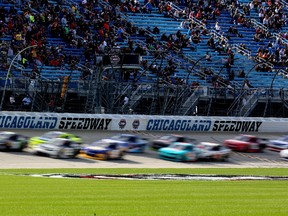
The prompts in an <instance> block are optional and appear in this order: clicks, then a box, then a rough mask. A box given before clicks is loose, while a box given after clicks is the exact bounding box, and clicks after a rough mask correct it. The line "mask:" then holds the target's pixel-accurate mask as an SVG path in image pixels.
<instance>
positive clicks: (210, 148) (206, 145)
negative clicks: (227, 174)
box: [197, 142, 232, 161]
mask: <svg viewBox="0 0 288 216" xmlns="http://www.w3.org/2000/svg"><path fill="white" fill-rule="evenodd" d="M197 147H198V148H200V149H202V152H201V154H200V157H199V158H202V159H206V160H218V161H226V160H228V158H229V157H230V154H231V152H232V151H231V149H229V148H227V147H225V146H223V145H221V144H218V143H210V142H200V143H199V144H198V145H197Z"/></svg>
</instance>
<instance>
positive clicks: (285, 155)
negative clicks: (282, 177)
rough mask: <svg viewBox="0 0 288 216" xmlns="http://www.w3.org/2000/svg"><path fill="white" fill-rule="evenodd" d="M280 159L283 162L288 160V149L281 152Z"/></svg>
mask: <svg viewBox="0 0 288 216" xmlns="http://www.w3.org/2000/svg"><path fill="white" fill-rule="evenodd" d="M280 157H281V159H283V160H288V149H285V150H281V151H280Z"/></svg>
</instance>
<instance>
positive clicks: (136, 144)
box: [111, 134, 148, 152]
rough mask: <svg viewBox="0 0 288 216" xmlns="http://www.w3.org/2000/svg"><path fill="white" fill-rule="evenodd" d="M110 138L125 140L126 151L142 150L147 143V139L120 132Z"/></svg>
mask: <svg viewBox="0 0 288 216" xmlns="http://www.w3.org/2000/svg"><path fill="white" fill-rule="evenodd" d="M111 139H112V140H118V141H123V142H126V143H127V144H128V150H127V152H144V151H145V149H146V146H147V145H148V140H146V139H144V138H142V137H139V136H137V135H134V134H120V135H116V136H113V137H111Z"/></svg>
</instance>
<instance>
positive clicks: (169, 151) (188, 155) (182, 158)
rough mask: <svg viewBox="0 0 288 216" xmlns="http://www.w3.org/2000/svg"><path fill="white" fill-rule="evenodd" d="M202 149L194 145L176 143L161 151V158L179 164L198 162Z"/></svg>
mask: <svg viewBox="0 0 288 216" xmlns="http://www.w3.org/2000/svg"><path fill="white" fill-rule="evenodd" d="M202 151H203V150H202V149H201V148H198V147H197V146H196V145H194V144H192V143H184V142H174V143H172V144H171V145H169V146H168V147H165V148H160V149H159V157H160V158H162V159H164V160H172V161H179V162H186V161H197V160H198V158H199V157H200V155H201V153H202Z"/></svg>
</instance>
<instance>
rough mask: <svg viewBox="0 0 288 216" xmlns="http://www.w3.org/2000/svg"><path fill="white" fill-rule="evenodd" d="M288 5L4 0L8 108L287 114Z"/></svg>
mask: <svg viewBox="0 0 288 216" xmlns="http://www.w3.org/2000/svg"><path fill="white" fill-rule="evenodd" d="M287 5H288V4H287V3H286V2H285V1H284V0H279V1H261V2H258V1H249V0H238V1H234V0H204V1H202V0H201V1H198V0H192V1H185V0H183V1H159V0H157V1H155V0H154V1H147V0H138V1H130V0H126V1H117V0H115V1H103V0H98V1H91V0H83V1H82V0H53V1H52V0H39V1H26V0H22V1H18V0H15V1H13V0H1V1H0V39H1V69H0V79H1V80H0V84H1V93H2V94H1V110H25V111H39V112H43V111H45V112H47V111H49V112H75V113H83V112H85V113H111V114H116V113H124V114H133V113H137V114H148V115H156V114H160V115H204V116H207V115H217V116H220V115H222V116H227V115H228V116H266V117H269V116H271V117H286V115H287V108H288V103H287V102H286V100H287V88H286V87H287V84H288V79H287V78H288V70H287V61H288V58H287V53H288V47H287V43H288V34H287V30H288V25H287V18H286V16H287V8H288V7H287ZM27 95H28V96H29V97H30V98H31V104H30V106H22V99H23V98H24V97H25V96H27ZM11 97H14V98H15V103H11V102H10V100H9V99H10V98H11ZM125 97H128V98H129V102H128V104H124V101H123V100H124V98H125Z"/></svg>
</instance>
